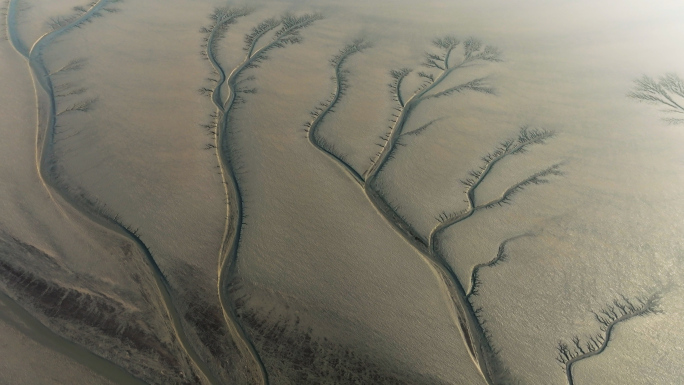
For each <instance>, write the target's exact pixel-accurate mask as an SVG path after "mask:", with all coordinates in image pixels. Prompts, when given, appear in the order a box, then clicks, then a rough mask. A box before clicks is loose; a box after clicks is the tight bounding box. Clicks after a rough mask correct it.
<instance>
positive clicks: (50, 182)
mask: <svg viewBox="0 0 684 385" xmlns="http://www.w3.org/2000/svg"><path fill="white" fill-rule="evenodd" d="M112 2H114V1H108V0H99V1H97V2H93V3H91V4H90V5H89V6H88V7H87V8H86V7H78V9H77V11H78V13H77V14H76V15H75V16H74V17H72V18H70V19H69V20H68V21H65V22H62V23H59V24H58V25H55V28H54V29H53V30H52V31H50V32H48V33H45V34H44V35H42V36H41V37H40V38H39V39H38V40H36V41H35V42H34V43H33V44H32V45H31V46H30V47H31V48H27V47H28V46H27V45H26V44H24V43H23V42H22V41H21V39H20V37H19V35H18V31H17V28H16V26H17V21H16V17H17V10H16V8H17V0H10V1H9V4H8V10H7V34H8V37H9V41H10V43H11V44H12V46H13V47H14V49H15V50H16V51H17V52H18V53H19V54H20V55H21V56H22V57H24V59H26V61H27V62H28V65H29V68H30V71H31V76H32V78H33V82H34V88H35V93H36V103H37V108H36V110H37V111H38V123H37V128H36V168H37V172H38V176H39V177H40V179H41V181H42V183H43V185H44V187H45V188H46V189H47V192H48V193H49V194H50V196H51V197H52V199H53V201H54V202H55V204H57V205H58V206H64V205H65V207H71V208H73V209H74V210H71V212H76V213H78V214H75V215H81V216H82V217H84V218H85V219H86V220H88V221H91V222H93V223H95V224H97V225H99V226H101V227H103V228H105V229H107V230H108V231H111V232H112V233H115V234H117V235H118V236H120V237H122V238H125V239H128V240H129V241H130V242H132V243H133V244H135V245H136V247H137V248H138V249H139V250H140V252H141V253H142V254H143V255H144V257H145V261H144V262H145V264H146V265H147V266H148V268H149V269H150V272H151V275H152V277H153V278H154V282H155V285H156V287H157V289H158V292H159V296H160V299H161V302H162V305H163V307H164V308H165V310H166V313H167V315H168V317H169V319H170V320H171V325H172V327H173V330H174V332H175V336H176V338H177V339H178V341H179V343H180V345H181V346H182V348H183V350H184V351H185V352H186V353H187V355H188V357H189V358H190V360H191V361H192V362H193V364H194V365H195V366H196V367H197V369H198V370H199V371H200V373H201V374H202V376H204V377H205V379H206V380H207V381H208V382H209V383H210V384H219V381H218V380H217V378H216V376H215V375H214V374H213V373H212V371H211V370H210V369H209V367H208V365H207V364H206V363H205V362H203V361H202V359H201V358H200V357H199V355H198V354H197V352H196V351H195V349H194V348H193V346H192V343H191V342H190V340H189V338H188V337H187V335H186V333H185V331H184V330H183V324H182V322H181V320H180V316H179V314H178V311H177V309H176V307H175V305H174V302H173V298H172V296H171V290H170V287H169V283H168V281H167V279H166V277H165V276H164V274H163V273H162V271H161V269H160V268H159V266H158V265H157V262H156V261H155V259H154V257H153V255H152V253H151V252H150V249H149V248H148V247H147V245H146V244H145V242H143V240H142V239H141V238H140V236H139V235H138V232H137V230H135V229H133V228H131V227H130V226H127V225H125V224H123V223H122V221H121V219H119V218H118V216H115V215H112V214H111V213H109V212H108V210H106V209H105V208H104V207H103V206H102V205H99V204H98V203H97V201H95V200H93V199H88V198H84V197H83V196H75V195H74V194H72V192H71V190H70V187H69V186H67V185H66V184H65V183H63V182H62V181H61V180H60V177H59V175H57V172H56V171H57V169H56V167H55V154H54V143H55V121H56V117H57V115H58V114H57V112H56V102H55V89H54V87H53V83H52V79H51V76H50V72H49V71H48V69H47V68H46V66H45V63H44V62H43V58H42V53H43V51H44V50H45V48H46V47H48V46H49V45H50V44H51V43H52V42H53V41H54V40H55V39H56V38H57V37H59V36H61V35H63V34H65V33H67V32H69V31H70V30H72V29H74V28H80V27H82V26H83V25H84V24H85V23H87V22H88V21H90V20H91V19H92V18H93V17H97V16H100V15H101V13H102V12H103V11H105V10H106V7H107V6H108V5H110V4H111V3H112ZM41 105H42V108H41ZM41 111H44V112H43V113H41ZM63 212H65V213H66V211H63ZM65 215H67V214H65Z"/></svg>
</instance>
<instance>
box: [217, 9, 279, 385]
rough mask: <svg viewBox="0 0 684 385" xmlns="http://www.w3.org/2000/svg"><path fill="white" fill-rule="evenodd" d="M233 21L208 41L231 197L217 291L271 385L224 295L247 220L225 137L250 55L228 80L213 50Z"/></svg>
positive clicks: (221, 159) (220, 151)
mask: <svg viewBox="0 0 684 385" xmlns="http://www.w3.org/2000/svg"><path fill="white" fill-rule="evenodd" d="M230 21H231V20H230V19H228V18H227V19H223V20H220V21H219V22H217V24H216V25H215V26H214V28H213V29H212V31H211V34H210V35H209V39H208V41H207V56H208V57H209V61H210V63H211V65H212V66H213V67H214V69H215V70H216V71H218V73H219V81H218V82H217V83H216V86H215V87H214V90H213V92H212V97H211V100H212V102H213V103H214V105H215V106H216V110H217V112H218V119H219V122H218V124H217V130H216V135H215V136H214V145H215V147H216V157H217V160H218V164H219V168H220V171H221V179H222V182H223V188H224V193H225V194H226V197H227V198H228V199H227V200H228V202H227V203H228V204H226V225H225V228H224V232H223V239H222V242H221V247H220V250H219V261H218V263H219V266H218V287H217V289H218V296H219V302H220V305H221V311H222V312H223V317H224V319H225V321H226V324H227V326H228V329H229V331H230V333H231V335H233V337H234V338H235V339H236V342H237V343H238V344H239V345H240V348H241V350H242V351H243V352H246V353H247V355H249V356H250V357H251V358H252V360H253V361H254V362H255V364H256V365H257V367H258V371H259V375H260V377H261V383H262V384H263V385H268V383H269V380H268V372H267V371H266V367H265V366H264V363H263V361H262V360H261V357H260V356H259V353H258V352H257V351H256V347H255V346H254V343H253V342H252V341H251V339H250V338H249V336H247V333H246V332H245V330H244V328H243V327H242V325H241V324H240V322H239V320H238V317H237V312H236V310H235V307H234V306H233V304H232V303H231V302H230V301H229V300H228V299H227V298H226V296H225V293H224V289H225V287H226V284H227V280H228V277H229V276H230V275H231V274H232V273H233V271H234V270H235V265H236V263H235V262H236V260H237V249H238V246H239V242H240V237H241V235H242V221H243V217H244V213H243V201H242V191H241V190H240V185H239V184H238V182H237V178H236V176H235V171H234V169H233V164H232V162H231V159H230V155H229V147H228V143H227V138H226V136H227V133H228V113H229V112H230V110H231V109H232V107H233V105H234V103H235V86H236V78H237V76H238V75H239V74H240V72H241V71H242V69H244V68H245V67H246V66H247V65H248V64H249V58H250V56H247V58H246V59H245V61H243V63H242V64H241V65H240V66H238V67H237V68H235V69H234V70H233V71H232V72H231V73H230V76H228V77H227V76H226V71H225V70H224V69H223V67H222V66H221V65H220V64H219V62H218V60H217V59H216V54H215V52H214V49H213V47H214V41H215V39H216V36H217V35H216V31H218V30H219V29H220V27H221V24H223V23H226V22H230ZM248 55H249V54H248ZM226 83H228V90H229V96H228V100H227V101H226V102H225V103H224V102H223V100H222V98H221V88H222V87H223V85H224V84H226Z"/></svg>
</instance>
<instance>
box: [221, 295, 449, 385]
mask: <svg viewBox="0 0 684 385" xmlns="http://www.w3.org/2000/svg"><path fill="white" fill-rule="evenodd" d="M230 294H231V296H232V297H233V298H234V302H233V303H234V304H235V307H236V310H237V314H238V317H239V318H240V321H241V323H242V325H243V326H244V327H245V330H246V331H247V332H248V333H249V335H250V336H251V338H252V341H253V342H254V344H255V346H256V349H257V350H258V351H259V354H260V356H261V358H262V359H263V361H264V363H265V365H266V367H267V369H268V371H269V375H270V379H271V383H272V384H296V385H300V384H387V385H395V384H396V385H399V384H413V385H417V384H440V383H443V382H441V381H439V380H437V379H434V378H426V377H425V376H421V375H419V374H415V373H407V372H404V371H402V370H401V369H400V368H398V367H395V366H393V365H391V364H389V363H386V361H387V360H383V359H381V358H378V357H374V356H373V355H371V354H370V353H367V352H362V351H361V350H359V349H357V348H355V347H354V346H351V344H349V345H345V344H342V343H338V342H335V341H333V340H332V338H330V339H329V338H328V337H325V336H321V329H319V330H314V329H313V327H312V326H309V325H305V322H304V321H302V319H301V318H300V316H299V315H297V314H296V312H295V311H294V310H293V308H292V307H291V306H290V305H289V304H284V303H277V302H272V305H271V308H270V310H265V309H264V307H262V306H263V305H260V306H252V305H253V304H251V303H250V302H252V299H254V298H256V297H255V294H246V290H244V289H243V288H242V287H241V285H240V283H239V282H238V283H237V284H234V285H233V286H232V287H231V293H230ZM269 297H270V296H269ZM272 299H273V297H271V298H269V299H268V300H266V301H262V300H263V298H259V302H260V303H261V302H264V303H266V302H268V301H270V300H272ZM276 301H278V300H276ZM254 302H256V301H254ZM266 306H268V305H266ZM282 309H285V310H284V311H283V310H282ZM326 329H328V328H326ZM336 339H339V338H336Z"/></svg>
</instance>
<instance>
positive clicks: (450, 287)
mask: <svg viewBox="0 0 684 385" xmlns="http://www.w3.org/2000/svg"><path fill="white" fill-rule="evenodd" d="M454 47H455V45H454V46H452V47H450V48H448V49H447V50H446V52H445V55H444V68H441V69H442V72H441V73H440V74H439V75H438V77H437V78H436V79H435V80H434V81H433V82H432V84H430V85H429V86H426V87H425V88H423V89H422V90H419V91H417V92H416V93H414V94H413V95H412V96H411V97H410V98H409V99H408V100H406V101H404V99H403V98H402V97H401V90H400V89H399V86H400V85H401V81H402V80H403V76H405V75H406V73H408V72H406V73H405V74H403V75H400V76H401V77H400V78H399V79H398V82H397V88H396V98H397V102H398V103H399V105H400V106H401V107H400V108H398V109H397V110H398V111H399V115H398V116H396V120H395V121H394V124H393V125H391V126H390V132H389V135H388V136H387V137H386V138H382V137H381V139H383V140H384V141H385V143H384V145H383V146H381V147H382V150H381V151H380V152H379V153H378V154H377V156H376V158H375V159H373V163H372V164H371V166H370V168H369V169H368V170H367V171H366V172H365V173H363V174H362V176H361V174H359V173H358V172H357V171H356V170H355V169H354V168H353V167H352V166H351V165H350V164H349V163H347V162H346V161H344V160H343V159H342V158H340V157H339V156H338V155H336V154H334V153H333V152H332V151H331V150H329V149H327V148H325V146H324V145H322V144H321V143H320V142H319V139H318V138H317V137H316V136H315V135H314V132H315V130H316V129H317V127H318V126H319V125H320V123H321V121H322V120H323V119H324V117H325V115H327V114H328V113H329V112H331V111H332V109H333V107H334V104H335V103H337V102H338V101H339V99H340V96H341V93H342V91H343V87H342V85H343V83H342V80H343V79H342V76H343V70H342V64H343V62H344V61H345V60H346V58H347V57H348V56H350V55H352V54H354V53H356V52H358V51H359V50H349V49H348V47H347V48H345V49H343V51H342V53H341V59H339V57H338V58H335V59H337V60H338V61H337V62H334V63H335V68H334V70H335V76H334V81H335V90H334V92H333V96H332V98H331V99H330V101H329V102H327V103H325V104H324V108H319V109H317V111H318V112H314V113H313V114H312V116H313V117H314V119H313V120H312V121H311V122H310V123H308V124H307V125H306V126H307V127H308V135H307V139H308V140H309V142H310V143H311V144H312V145H313V146H314V147H316V149H318V150H319V151H321V152H323V153H325V154H326V155H327V156H328V157H329V158H330V159H332V160H333V161H334V162H336V163H337V164H338V165H339V166H340V167H342V168H343V169H344V170H345V171H346V173H347V175H348V176H349V177H350V178H351V179H353V180H354V181H355V182H356V183H357V184H358V185H359V186H360V187H361V189H362V190H363V192H364V194H365V195H366V197H367V198H368V200H369V201H370V203H371V205H372V206H373V207H374V208H375V210H376V211H377V212H378V213H379V214H380V215H382V216H383V217H384V218H385V220H386V221H387V223H388V224H390V225H391V226H392V227H393V228H394V229H395V231H396V232H397V233H399V234H400V235H401V236H402V238H404V240H406V242H408V243H409V244H410V245H411V246H413V248H415V249H416V251H417V252H418V253H419V254H420V255H421V257H422V258H423V259H424V260H425V261H426V262H428V264H429V265H430V266H431V267H432V269H433V272H434V273H435V274H436V275H437V276H438V278H439V279H441V281H442V282H443V283H444V284H445V285H446V287H447V294H448V296H449V298H450V299H451V301H450V303H451V304H452V305H453V307H452V310H453V311H454V313H453V314H452V315H453V316H454V321H455V323H456V324H457V325H458V326H459V330H460V331H461V334H462V337H463V341H464V343H465V345H466V347H467V349H468V351H469V353H470V356H471V358H472V360H473V362H474V364H475V366H476V367H477V369H478V371H479V372H480V374H481V375H482V378H483V379H484V380H485V382H486V383H487V384H488V385H492V384H493V383H494V378H496V368H494V367H493V366H492V362H491V361H492V359H493V358H494V353H493V351H492V348H491V345H490V344H489V342H488V340H487V338H486V335H485V332H484V329H483V328H482V324H481V323H480V321H479V320H478V318H477V315H476V313H475V311H474V309H473V306H472V304H471V303H470V301H469V298H468V293H467V292H466V290H465V288H464V287H463V284H462V283H461V281H460V279H459V278H458V276H457V275H456V273H455V272H454V270H453V268H452V267H451V266H450V265H449V264H448V263H447V262H446V260H444V258H443V257H442V256H441V255H440V254H439V252H438V251H437V249H436V247H435V243H436V242H435V240H436V236H437V235H438V234H439V233H440V232H441V231H442V230H444V229H445V228H447V227H449V226H451V225H453V224H456V223H458V222H461V221H463V220H465V219H467V218H469V217H470V216H471V215H472V214H473V213H474V212H475V211H478V210H480V209H482V208H485V207H489V206H488V205H487V206H484V205H483V206H476V205H475V197H474V190H475V188H476V187H477V185H478V184H479V182H481V181H482V179H484V177H485V176H487V174H488V171H489V170H490V169H491V168H492V167H493V166H494V163H496V161H495V162H492V164H489V165H488V167H487V170H486V172H484V173H482V174H481V175H480V178H479V180H478V182H477V184H476V185H474V186H471V187H470V189H469V190H468V191H469V193H468V203H469V210H467V211H466V212H464V213H462V214H460V215H455V216H453V217H450V218H448V220H445V222H442V223H440V224H438V225H437V226H436V227H435V228H434V229H433V230H432V231H431V233H430V236H429V238H427V239H426V238H425V237H424V236H422V235H421V234H420V233H419V232H418V231H417V230H416V229H415V228H414V227H413V226H412V225H411V224H410V223H408V222H407V221H406V220H405V219H404V218H403V217H401V215H400V214H399V213H398V212H397V211H396V210H395V209H394V208H393V207H392V206H391V205H390V204H388V203H387V201H386V200H385V199H384V198H383V197H382V196H381V194H380V193H379V191H378V190H377V189H376V187H375V186H374V182H375V181H376V179H377V177H378V175H379V173H380V171H381V170H382V168H383V166H384V165H385V164H386V163H387V162H388V161H389V160H390V159H391V154H392V152H393V150H394V149H395V144H396V143H397V142H398V140H399V138H400V137H401V136H402V133H403V128H404V126H405V123H406V121H407V120H408V118H409V115H410V113H411V112H412V111H413V109H414V108H415V107H416V106H417V105H418V104H420V102H422V101H423V100H425V99H426V98H428V96H427V94H428V93H429V92H430V91H432V90H433V89H434V88H435V87H436V86H437V85H439V84H440V83H441V82H442V81H443V80H444V79H445V78H446V77H447V76H448V75H449V74H450V73H452V72H453V71H455V70H456V69H458V68H462V67H463V66H465V65H466V64H468V63H469V62H470V61H472V60H476V58H475V57H471V56H470V55H467V56H466V57H465V58H464V60H463V61H462V62H461V63H459V64H457V65H454V66H449V59H450V56H451V52H452V51H453V49H454ZM335 59H333V60H335ZM409 72H410V71H409ZM505 155H508V153H506V154H504V155H503V156H505ZM503 156H502V157H503ZM497 161H498V159H497ZM540 175H544V174H540ZM528 179H529V178H528ZM530 180H531V179H529V180H525V181H523V182H521V183H519V184H517V185H515V186H513V187H512V188H509V190H511V189H517V188H519V187H520V186H522V185H524V183H528V182H529V181H530ZM509 190H507V191H506V193H504V195H503V198H501V200H503V199H505V198H506V196H507V194H509V193H510V192H509ZM511 191H512V190H511ZM493 203H497V201H495V202H493ZM445 219H446V218H445Z"/></svg>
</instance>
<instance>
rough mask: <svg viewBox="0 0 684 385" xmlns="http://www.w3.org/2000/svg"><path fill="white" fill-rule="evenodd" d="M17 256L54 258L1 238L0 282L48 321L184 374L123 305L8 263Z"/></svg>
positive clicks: (14, 239) (161, 344) (11, 240)
mask: <svg viewBox="0 0 684 385" xmlns="http://www.w3.org/2000/svg"><path fill="white" fill-rule="evenodd" d="M16 256H22V257H24V258H36V259H43V260H52V258H51V257H50V256H49V255H47V254H45V253H44V252H42V251H41V250H39V249H37V248H36V247H34V246H32V245H29V244H26V243H24V242H21V241H19V240H17V239H16V238H13V237H0V281H1V282H2V283H3V284H4V285H5V286H6V287H7V288H8V289H9V290H12V291H13V292H14V294H16V296H18V297H20V298H21V299H22V302H24V303H26V302H28V303H30V304H31V306H32V307H33V308H34V309H36V310H38V311H39V312H41V313H42V314H43V315H45V316H46V317H48V318H51V319H58V320H62V321H65V322H67V323H69V324H75V325H84V326H87V327H90V328H93V329H95V330H96V332H98V333H101V334H102V335H104V336H107V337H111V338H114V339H116V340H118V341H121V343H122V344H123V345H124V346H126V347H129V348H132V349H134V350H137V351H139V352H140V353H142V354H143V355H146V356H152V357H155V361H157V362H159V363H161V364H162V365H163V366H164V367H166V368H168V369H170V370H169V371H170V372H171V373H178V374H180V371H181V370H182V369H181V364H180V363H179V361H178V359H177V358H176V357H175V356H174V355H173V354H172V353H171V352H170V349H169V347H168V346H166V345H165V344H164V343H163V342H162V341H160V340H159V338H158V337H157V336H155V335H154V334H152V333H150V332H148V331H147V329H149V327H148V326H147V325H145V324H144V323H143V322H142V321H139V320H135V319H134V317H135V314H132V313H131V312H130V311H127V310H126V308H125V307H124V305H123V304H121V303H119V302H118V301H116V300H114V299H112V298H108V297H105V296H103V295H99V294H95V293H89V292H86V291H81V290H78V289H75V288H68V287H64V286H62V285H60V284H59V283H57V282H54V281H51V280H49V279H45V278H43V277H41V276H39V275H38V274H36V273H33V272H31V271H29V270H26V269H24V268H22V267H19V266H16V265H15V264H13V263H11V262H9V261H8V260H10V259H12V258H13V257H16ZM133 364H135V363H133ZM126 366H127V367H129V366H130V365H126ZM157 376H159V374H157ZM166 380H168V381H170V382H171V381H172V380H171V379H166ZM174 380H175V379H174ZM172 383H177V382H176V381H172ZM187 383H192V382H187Z"/></svg>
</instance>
